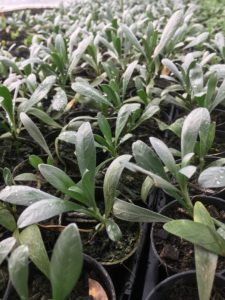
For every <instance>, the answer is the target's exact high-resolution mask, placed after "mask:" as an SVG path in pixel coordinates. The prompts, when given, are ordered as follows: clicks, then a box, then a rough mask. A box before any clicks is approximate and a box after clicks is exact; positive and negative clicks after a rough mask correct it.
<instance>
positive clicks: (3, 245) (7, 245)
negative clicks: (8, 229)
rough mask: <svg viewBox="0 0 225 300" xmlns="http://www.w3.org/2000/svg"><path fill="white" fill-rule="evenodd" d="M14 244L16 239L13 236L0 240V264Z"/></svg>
mask: <svg viewBox="0 0 225 300" xmlns="http://www.w3.org/2000/svg"><path fill="white" fill-rule="evenodd" d="M15 244H16V239H15V238H14V237H9V238H6V239H4V240H3V241H1V242H0V265H1V264H2V262H3V261H4V260H5V258H6V257H7V256H8V254H9V253H10V251H11V250H12V249H13V247H14V246H15Z"/></svg>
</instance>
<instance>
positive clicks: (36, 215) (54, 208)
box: [17, 198, 82, 228]
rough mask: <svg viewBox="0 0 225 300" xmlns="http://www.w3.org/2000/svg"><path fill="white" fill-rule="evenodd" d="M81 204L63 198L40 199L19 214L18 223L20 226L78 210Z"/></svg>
mask: <svg viewBox="0 0 225 300" xmlns="http://www.w3.org/2000/svg"><path fill="white" fill-rule="evenodd" d="M80 208H82V207H81V206H80V205H78V204H75V203H73V202H70V201H66V200H61V199H49V198H46V199H44V200H41V201H38V202H36V203H34V204H32V205H30V206H29V207H28V208H26V209H25V210H24V211H23V212H22V214H21V215H20V216H19V219H18V221H17V225H18V227H19V228H23V227H26V226H28V225H31V224H35V223H39V222H41V221H44V220H47V219H50V218H52V217H55V216H58V215H60V214H62V213H64V212H69V211H77V210H79V209H80Z"/></svg>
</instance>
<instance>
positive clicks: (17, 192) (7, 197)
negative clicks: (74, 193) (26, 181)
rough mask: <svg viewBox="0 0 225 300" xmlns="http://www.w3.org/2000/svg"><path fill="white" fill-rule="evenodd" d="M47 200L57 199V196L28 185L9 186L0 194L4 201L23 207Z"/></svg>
mask: <svg viewBox="0 0 225 300" xmlns="http://www.w3.org/2000/svg"><path fill="white" fill-rule="evenodd" d="M46 198H48V199H57V198H56V197H55V196H52V195H50V194H48V193H45V192H43V191H41V190H39V189H35V188H32V187H29V186H26V185H13V186H7V187H6V188H4V189H3V190H1V192H0V199H1V200H2V201H4V202H8V203H11V204H16V205H23V206H29V205H30V204H33V203H35V202H37V201H40V200H43V199H46Z"/></svg>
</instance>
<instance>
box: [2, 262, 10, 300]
mask: <svg viewBox="0 0 225 300" xmlns="http://www.w3.org/2000/svg"><path fill="white" fill-rule="evenodd" d="M8 279H9V273H8V268H7V264H4V263H3V264H2V265H1V267H0V299H2V297H3V295H4V292H5V289H6V287H7V283H8Z"/></svg>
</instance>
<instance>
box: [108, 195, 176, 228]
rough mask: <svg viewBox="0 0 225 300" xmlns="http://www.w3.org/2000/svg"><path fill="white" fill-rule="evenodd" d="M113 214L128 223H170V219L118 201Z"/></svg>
mask: <svg viewBox="0 0 225 300" xmlns="http://www.w3.org/2000/svg"><path fill="white" fill-rule="evenodd" d="M113 214H114V216H115V217H117V218H118V219H121V220H124V221H128V222H148V223H152V222H163V223H164V222H168V221H171V219H170V218H168V217H166V216H163V215H161V214H159V213H156V212H154V211H151V210H149V209H147V208H143V207H140V206H137V205H134V204H131V203H129V202H126V201H123V200H119V199H116V201H115V203H114V205H113Z"/></svg>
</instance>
